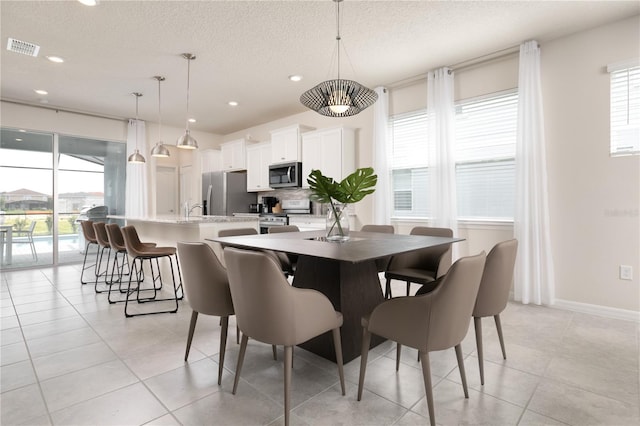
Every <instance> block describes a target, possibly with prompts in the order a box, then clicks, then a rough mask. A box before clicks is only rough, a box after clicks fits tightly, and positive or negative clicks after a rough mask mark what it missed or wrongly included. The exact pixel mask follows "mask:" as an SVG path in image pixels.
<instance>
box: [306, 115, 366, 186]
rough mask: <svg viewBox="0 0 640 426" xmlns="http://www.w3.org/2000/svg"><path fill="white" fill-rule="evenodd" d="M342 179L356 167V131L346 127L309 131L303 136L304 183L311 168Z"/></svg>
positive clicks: (335, 178) (339, 179)
mask: <svg viewBox="0 0 640 426" xmlns="http://www.w3.org/2000/svg"><path fill="white" fill-rule="evenodd" d="M313 169H317V170H320V171H321V172H322V174H323V175H325V176H328V177H332V178H333V179H334V180H336V181H338V182H339V181H341V180H342V179H344V178H345V177H346V176H348V175H349V174H350V173H352V172H353V171H355V169H356V143H355V131H354V130H353V129H348V128H344V127H337V128H332V129H321V130H316V131H314V132H307V133H305V134H304V135H303V136H302V184H303V186H304V187H305V188H306V187H308V186H309V185H308V184H307V177H308V176H309V173H311V170H313Z"/></svg>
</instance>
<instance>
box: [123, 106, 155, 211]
mask: <svg viewBox="0 0 640 426" xmlns="http://www.w3.org/2000/svg"><path fill="white" fill-rule="evenodd" d="M136 132H137V138H136ZM145 141H146V135H145V123H144V121H141V120H137V123H136V120H133V119H131V120H129V125H128V127H127V158H129V156H130V155H131V154H133V152H134V151H135V149H136V148H138V150H139V151H140V153H141V154H142V155H143V156H144V157H145V158H147V159H148V155H147V144H146V142H145ZM126 188H127V190H126V192H125V214H126V215H127V216H128V217H147V213H148V211H147V205H148V199H149V197H148V195H149V194H148V191H147V168H146V163H145V164H131V163H127V184H126Z"/></svg>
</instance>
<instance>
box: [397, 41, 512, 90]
mask: <svg viewBox="0 0 640 426" xmlns="http://www.w3.org/2000/svg"><path fill="white" fill-rule="evenodd" d="M519 51H520V45H517V46H511V47H507V48H505V49H500V50H496V51H495V52H491V53H488V54H486V55H482V56H478V57H475V58H472V59H468V60H466V61H462V62H458V63H457V64H454V65H450V66H449V67H448V68H450V69H451V70H452V71H460V70H464V69H466V68H471V67H473V66H476V65H479V64H483V63H486V62H490V61H493V60H496V59H500V58H504V57H506V56H511V55H513V54H516V53H518V52H519ZM426 79H427V73H426V72H424V73H422V74H419V75H415V76H413V77H409V78H405V79H404V80H400V81H397V82H395V83H391V84H389V85H388V87H389V88H391V89H399V88H402V87H406V86H410V85H412V84H414V83H417V82H419V81H422V80H426Z"/></svg>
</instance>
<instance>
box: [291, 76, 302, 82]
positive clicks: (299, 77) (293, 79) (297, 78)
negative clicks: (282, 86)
mask: <svg viewBox="0 0 640 426" xmlns="http://www.w3.org/2000/svg"><path fill="white" fill-rule="evenodd" d="M289 80H291V81H295V82H298V81H300V80H302V76H301V75H297V74H294V75H290V76H289Z"/></svg>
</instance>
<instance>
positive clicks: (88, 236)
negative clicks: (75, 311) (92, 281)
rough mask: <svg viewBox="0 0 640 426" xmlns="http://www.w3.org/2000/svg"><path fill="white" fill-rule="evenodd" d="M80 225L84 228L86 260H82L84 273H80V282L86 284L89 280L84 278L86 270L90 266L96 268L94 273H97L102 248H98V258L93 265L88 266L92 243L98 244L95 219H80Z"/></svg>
mask: <svg viewBox="0 0 640 426" xmlns="http://www.w3.org/2000/svg"><path fill="white" fill-rule="evenodd" d="M80 226H81V228H82V235H84V241H85V246H84V260H83V261H82V273H81V274H80V284H82V285H85V284H87V281H85V279H84V271H86V270H87V269H89V268H93V269H94V274H96V271H95V269H96V266H97V264H98V254H99V252H100V250H96V259H95V260H94V262H93V264H92V265H89V266H87V255H88V254H89V247H91V246H92V245H95V246H98V240H97V239H96V233H95V231H94V230H93V221H92V220H83V221H80Z"/></svg>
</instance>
